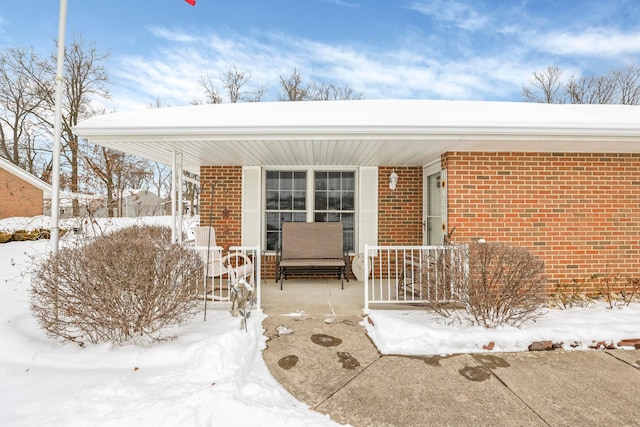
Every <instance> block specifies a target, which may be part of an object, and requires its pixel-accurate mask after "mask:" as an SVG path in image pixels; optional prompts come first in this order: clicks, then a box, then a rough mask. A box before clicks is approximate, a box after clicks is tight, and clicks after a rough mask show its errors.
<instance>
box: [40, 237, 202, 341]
mask: <svg viewBox="0 0 640 427" xmlns="http://www.w3.org/2000/svg"><path fill="white" fill-rule="evenodd" d="M170 235H171V231H170V229H169V228H166V227H159V226H134V227H129V228H126V229H122V230H119V231H116V232H113V233H110V234H107V235H104V236H101V237H99V238H96V239H95V240H93V241H90V242H88V243H86V244H84V245H81V246H77V247H73V248H63V249H61V250H60V251H59V252H58V254H57V255H51V256H49V257H48V258H46V259H45V260H44V261H43V262H42V264H40V265H37V267H35V268H34V271H33V273H32V287H31V294H30V296H31V311H32V314H33V315H34V316H35V317H36V319H37V320H38V322H39V324H40V325H41V327H42V328H43V329H44V330H45V331H46V332H47V334H49V335H51V336H54V337H58V338H61V339H62V340H69V341H75V342H79V343H85V342H91V343H99V342H112V343H123V342H127V341H133V342H136V341H141V340H151V341H154V340H158V339H160V338H161V334H160V331H161V330H162V329H163V328H166V327H169V326H175V325H177V324H180V323H182V322H185V321H187V320H189V319H191V317H192V316H193V315H194V314H195V311H196V308H197V305H198V304H197V299H196V293H197V286H198V284H199V283H201V280H202V261H201V259H200V256H199V255H198V254H197V253H196V252H195V251H192V250H190V249H188V248H186V247H183V246H181V245H179V244H171V243H170Z"/></svg>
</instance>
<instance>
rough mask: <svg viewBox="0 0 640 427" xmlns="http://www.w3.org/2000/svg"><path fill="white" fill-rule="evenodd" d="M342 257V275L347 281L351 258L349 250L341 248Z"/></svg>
mask: <svg viewBox="0 0 640 427" xmlns="http://www.w3.org/2000/svg"><path fill="white" fill-rule="evenodd" d="M342 252H343V255H342V256H343V258H344V275H345V279H347V282H348V281H349V270H351V258H350V257H349V251H348V250H346V249H342Z"/></svg>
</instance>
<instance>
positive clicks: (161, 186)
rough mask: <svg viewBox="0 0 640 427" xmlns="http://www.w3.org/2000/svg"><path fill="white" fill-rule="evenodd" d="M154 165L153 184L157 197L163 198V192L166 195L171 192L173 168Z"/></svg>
mask: <svg viewBox="0 0 640 427" xmlns="http://www.w3.org/2000/svg"><path fill="white" fill-rule="evenodd" d="M152 165H153V166H152V167H153V174H152V179H151V182H152V184H153V186H154V187H155V189H156V195H157V196H158V197H162V193H163V190H164V192H165V193H166V194H168V193H169V191H170V190H171V168H170V167H169V166H167V165H164V164H162V163H158V162H153V163H152Z"/></svg>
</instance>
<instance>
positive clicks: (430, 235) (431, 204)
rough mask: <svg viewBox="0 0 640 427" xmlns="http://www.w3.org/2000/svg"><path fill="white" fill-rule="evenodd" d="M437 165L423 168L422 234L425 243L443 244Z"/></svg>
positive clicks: (440, 174) (439, 175)
mask: <svg viewBox="0 0 640 427" xmlns="http://www.w3.org/2000/svg"><path fill="white" fill-rule="evenodd" d="M436 166H437V167H433V166H432V167H425V168H424V201H425V202H424V210H423V212H424V228H425V230H424V232H425V233H424V234H425V238H424V240H425V244H427V245H442V244H444V232H443V230H442V224H443V221H442V173H441V171H440V164H439V163H438V164H437V165H436Z"/></svg>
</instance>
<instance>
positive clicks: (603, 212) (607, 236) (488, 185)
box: [442, 152, 640, 293]
mask: <svg viewBox="0 0 640 427" xmlns="http://www.w3.org/2000/svg"><path fill="white" fill-rule="evenodd" d="M442 167H443V168H446V169H447V173H448V219H449V227H450V228H452V227H456V231H455V233H454V235H453V240H454V241H456V242H467V241H471V240H476V239H479V238H484V239H486V240H487V241H499V242H505V243H508V244H514V245H520V246H525V247H528V248H530V249H531V250H533V251H534V252H535V253H536V254H538V255H539V256H540V257H541V258H542V259H543V260H544V261H545V265H546V273H547V276H548V277H549V279H550V280H549V291H553V290H554V289H555V285H556V284H571V283H572V282H573V281H574V280H577V281H578V282H580V283H581V287H582V291H585V292H589V293H597V292H599V290H600V289H599V288H601V286H602V282H601V281H598V280H590V277H592V276H593V275H594V274H599V275H604V274H606V275H607V276H608V277H609V278H613V277H615V276H616V275H619V276H620V284H623V283H624V278H625V277H635V278H637V277H640V241H639V240H640V155H639V154H593V153H587V154H582V153H581V154H568V153H494V152H449V153H445V154H444V155H443V157H442Z"/></svg>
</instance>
